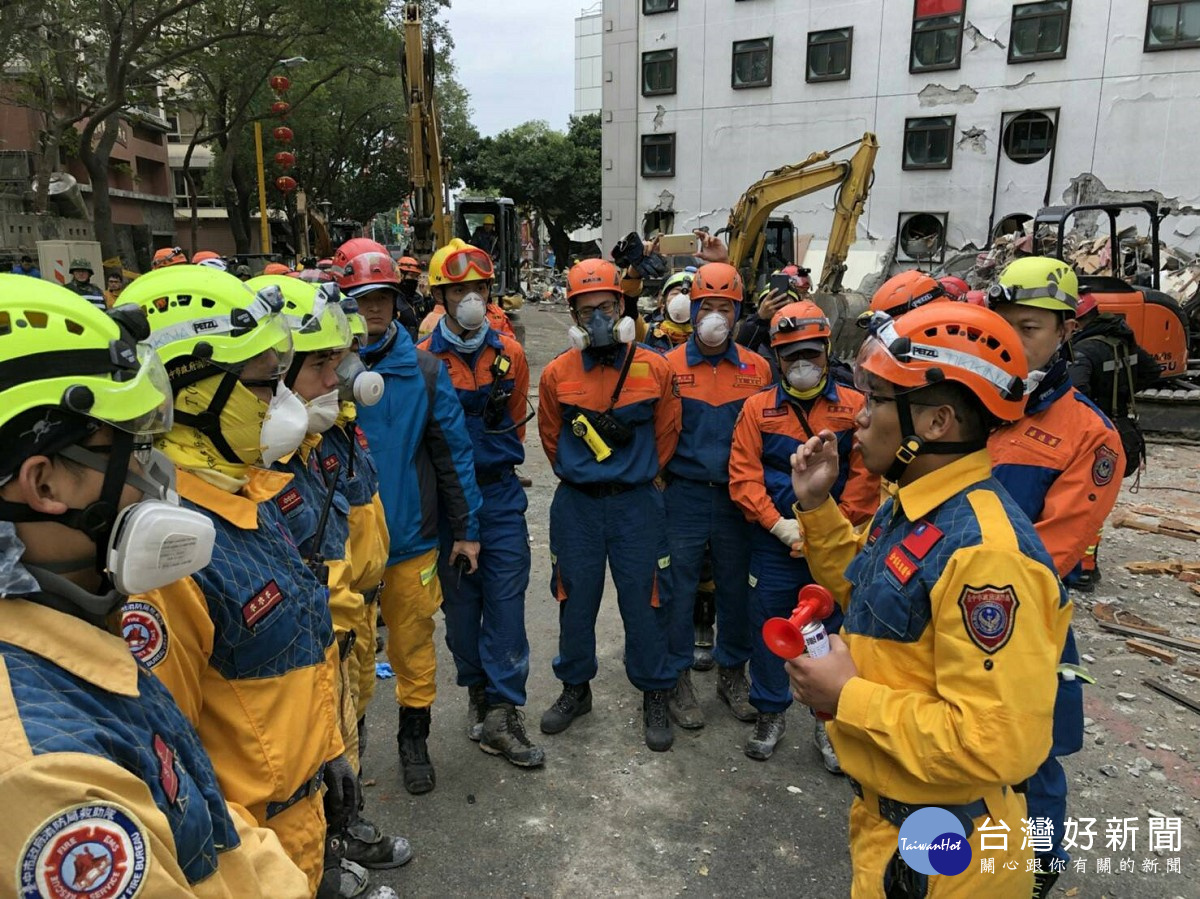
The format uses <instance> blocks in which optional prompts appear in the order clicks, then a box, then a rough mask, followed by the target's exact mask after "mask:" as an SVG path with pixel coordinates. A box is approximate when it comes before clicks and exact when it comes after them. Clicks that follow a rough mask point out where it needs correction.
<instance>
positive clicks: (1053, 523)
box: [988, 358, 1125, 871]
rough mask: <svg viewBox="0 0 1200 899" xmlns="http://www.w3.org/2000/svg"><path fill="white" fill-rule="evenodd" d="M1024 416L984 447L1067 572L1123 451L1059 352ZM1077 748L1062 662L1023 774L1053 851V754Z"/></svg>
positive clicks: (1073, 657)
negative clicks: (1042, 753)
mask: <svg viewBox="0 0 1200 899" xmlns="http://www.w3.org/2000/svg"><path fill="white" fill-rule="evenodd" d="M1025 410H1026V411H1025V417H1024V418H1022V419H1020V420H1019V421H1016V422H1014V423H1012V424H1009V425H1005V426H1003V427H1001V428H1000V429H999V430H997V431H995V432H993V433H992V436H991V437H990V439H989V440H988V451H989V452H990V453H991V455H992V460H993V462H994V464H995V476H996V480H998V481H999V482H1000V483H1001V484H1003V485H1004V488H1005V489H1006V490H1008V492H1009V493H1010V494H1011V495H1012V497H1013V499H1014V500H1016V502H1017V505H1019V506H1020V507H1021V510H1022V511H1023V512H1024V513H1025V514H1026V515H1028V516H1029V518H1030V520H1032V521H1033V526H1034V527H1035V528H1037V532H1038V536H1039V537H1041V539H1042V542H1043V543H1044V544H1045V545H1046V551H1047V552H1048V553H1049V554H1050V558H1051V559H1052V561H1053V565H1054V568H1055V570H1056V571H1057V572H1058V574H1059V576H1060V577H1062V578H1064V579H1067V578H1068V577H1069V575H1071V573H1072V572H1073V571H1075V570H1077V569H1078V568H1079V566H1080V563H1081V561H1082V559H1083V557H1084V554H1085V552H1086V551H1087V548H1088V546H1089V545H1090V544H1091V543H1093V541H1094V540H1095V537H1096V534H1098V533H1099V532H1100V529H1101V527H1102V526H1103V524H1104V520H1105V519H1106V518H1107V517H1108V515H1109V513H1110V512H1111V511H1112V509H1113V506H1114V505H1115V503H1116V501H1117V496H1118V494H1119V493H1120V492H1121V475H1122V473H1123V472H1124V471H1125V452H1124V450H1123V449H1122V447H1121V438H1120V436H1119V435H1118V434H1117V431H1116V429H1115V428H1114V427H1113V425H1112V423H1111V422H1110V421H1109V420H1108V419H1107V418H1106V417H1105V416H1104V413H1103V412H1101V411H1100V410H1099V409H1098V408H1097V407H1096V406H1095V404H1093V403H1092V401H1091V400H1089V399H1088V398H1087V397H1086V396H1084V395H1083V394H1082V393H1080V392H1079V391H1078V390H1076V389H1075V388H1074V387H1073V386H1071V380H1070V377H1069V376H1068V372H1067V362H1066V360H1065V359H1061V358H1060V359H1058V360H1057V361H1055V362H1054V363H1053V364H1052V365H1051V366H1050V368H1049V369H1048V371H1047V372H1046V376H1045V378H1044V379H1043V380H1042V383H1041V384H1040V385H1038V389H1037V390H1036V391H1035V392H1034V393H1033V395H1032V396H1030V398H1029V401H1028V403H1027V405H1026V407H1025ZM1062 663H1063V665H1065V666H1071V665H1075V666H1077V665H1078V664H1079V650H1078V648H1077V647H1076V645H1075V633H1074V631H1073V630H1069V631H1068V632H1067V642H1066V646H1065V647H1064V649H1063V656H1062ZM1082 748H1083V684H1082V681H1081V680H1080V679H1078V678H1076V677H1075V676H1074V673H1073V672H1072V671H1071V670H1070V669H1067V668H1064V669H1063V672H1062V674H1060V677H1059V682H1058V701H1057V703H1056V704H1055V709H1054V745H1053V748H1052V750H1051V753H1050V757H1049V758H1048V759H1047V760H1046V762H1045V764H1044V765H1043V766H1042V767H1041V768H1040V769H1038V772H1037V774H1036V775H1034V776H1033V777H1032V778H1030V780H1029V792H1028V794H1027V796H1026V799H1027V801H1028V803H1029V814H1030V815H1031V816H1036V817H1041V818H1048V819H1050V821H1051V823H1052V824H1053V826H1054V846H1055V849H1054V851H1053V852H1052V853H1046V854H1044V857H1043V865H1042V867H1043V870H1046V871H1049V870H1050V868H1049V867H1048V865H1049V864H1050V863H1051V861H1052V860H1053V859H1055V858H1057V859H1058V860H1059V861H1060V862H1066V861H1067V860H1068V855H1067V853H1066V852H1065V851H1064V850H1062V849H1061V848H1060V844H1061V842H1062V838H1063V835H1064V827H1065V823H1064V822H1065V820H1066V813H1067V776H1066V773H1065V772H1064V771H1063V769H1062V765H1061V764H1060V763H1059V761H1058V757H1060V756H1064V755H1071V754H1073V753H1076V752H1078V751H1079V750H1080V749H1082Z"/></svg>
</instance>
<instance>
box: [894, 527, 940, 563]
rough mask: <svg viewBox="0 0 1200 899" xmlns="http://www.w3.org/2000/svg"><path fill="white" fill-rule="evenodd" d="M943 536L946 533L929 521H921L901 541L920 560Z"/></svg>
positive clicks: (910, 553)
mask: <svg viewBox="0 0 1200 899" xmlns="http://www.w3.org/2000/svg"><path fill="white" fill-rule="evenodd" d="M943 536H945V535H944V534H942V532H941V531H939V530H938V529H937V528H935V527H934V526H933V525H932V524H930V523H929V522H928V521H919V522H917V526H916V527H914V528H913V529H912V530H911V531H909V533H908V536H907V537H905V538H904V539H903V540H902V541H900V545H901V546H903V547H904V548H905V549H906V550H908V553H909V555H911V556H912V557H913V558H914V559H916V560H917V561H918V562H919V561H920V560H921V559H924V558H925V557H926V556H927V555H929V551H930V550H931V549H933V547H934V546H935V545H937V542H938V541H939V540H941V539H942V537H943Z"/></svg>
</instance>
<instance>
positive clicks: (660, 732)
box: [642, 690, 675, 752]
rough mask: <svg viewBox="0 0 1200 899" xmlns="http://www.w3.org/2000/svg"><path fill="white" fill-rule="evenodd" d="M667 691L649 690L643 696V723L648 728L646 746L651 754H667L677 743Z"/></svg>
mask: <svg viewBox="0 0 1200 899" xmlns="http://www.w3.org/2000/svg"><path fill="white" fill-rule="evenodd" d="M667 692H668V691H666V690H647V691H646V692H645V693H643V694H642V723H643V724H644V725H645V726H646V746H648V747H649V748H650V751H651V752H666V751H667V750H668V749H670V748H671V744H672V743H674V742H675V732H674V731H673V730H671V716H670V715H669V714H668V713H667Z"/></svg>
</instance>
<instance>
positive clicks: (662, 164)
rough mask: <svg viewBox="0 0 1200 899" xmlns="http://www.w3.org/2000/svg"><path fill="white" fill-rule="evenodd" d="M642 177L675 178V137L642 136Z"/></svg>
mask: <svg viewBox="0 0 1200 899" xmlns="http://www.w3.org/2000/svg"><path fill="white" fill-rule="evenodd" d="M642 177H643V178H674V177H675V135H674V134H643V135H642Z"/></svg>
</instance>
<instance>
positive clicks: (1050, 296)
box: [987, 256, 1079, 318]
mask: <svg viewBox="0 0 1200 899" xmlns="http://www.w3.org/2000/svg"><path fill="white" fill-rule="evenodd" d="M987 301H988V306H990V307H991V308H993V309H994V308H995V307H996V306H1000V305H1002V304H1004V303H1017V304H1020V305H1022V306H1036V307H1037V308H1039V309H1049V310H1051V311H1052V312H1063V313H1066V315H1067V316H1068V317H1069V318H1074V317H1075V309H1076V307H1077V306H1078V305H1079V278H1078V277H1077V276H1076V274H1075V271H1074V269H1072V268H1071V266H1070V264H1069V263H1067V262H1063V261H1062V260H1061V259H1055V258H1053V257H1051V256H1026V257H1024V258H1023V259H1017V260H1015V261H1014V262H1012V263H1010V264H1009V265H1008V267H1007V268H1005V269H1004V271H1003V272H1002V273H1001V274H1000V280H999V282H998V283H996V284H993V285H992V286H991V287H990V288H989V289H988V293H987Z"/></svg>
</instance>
